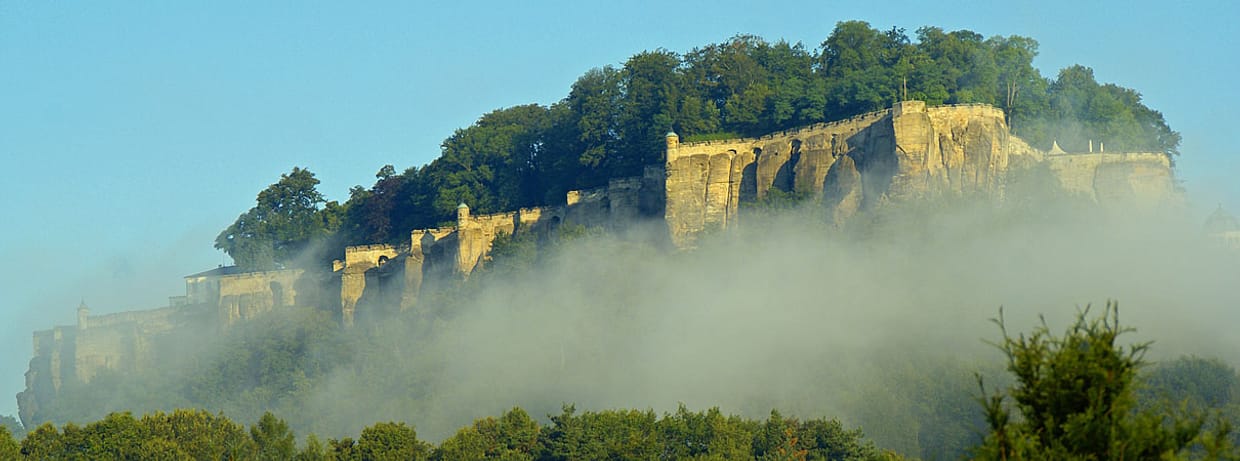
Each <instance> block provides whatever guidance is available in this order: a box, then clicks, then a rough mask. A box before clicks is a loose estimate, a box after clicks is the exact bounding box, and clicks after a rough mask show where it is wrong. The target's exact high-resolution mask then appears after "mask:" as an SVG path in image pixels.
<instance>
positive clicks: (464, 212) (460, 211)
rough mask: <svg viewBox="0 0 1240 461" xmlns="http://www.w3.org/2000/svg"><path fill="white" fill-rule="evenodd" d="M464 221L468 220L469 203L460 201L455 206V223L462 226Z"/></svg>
mask: <svg viewBox="0 0 1240 461" xmlns="http://www.w3.org/2000/svg"><path fill="white" fill-rule="evenodd" d="M466 221H469V205H466V204H465V202H461V204H460V205H457V206H456V225H458V226H463V225H465V222H466Z"/></svg>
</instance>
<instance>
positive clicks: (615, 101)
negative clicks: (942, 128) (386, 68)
mask: <svg viewBox="0 0 1240 461" xmlns="http://www.w3.org/2000/svg"><path fill="white" fill-rule="evenodd" d="M1037 49H1038V44H1037V42H1036V41H1035V40H1033V39H1031V38H1027V37H1020V36H1009V37H1001V36H995V37H990V38H985V37H982V36H981V35H979V34H977V33H975V32H971V31H968V30H959V31H953V32H946V31H944V30H942V29H940V28H937V27H923V28H920V29H918V30H917V31H916V32H915V33H914V34H913V36H912V37H910V36H909V34H908V33H906V31H904V30H903V29H897V28H893V29H890V30H878V29H875V28H873V27H871V26H870V25H869V24H867V23H865V22H860V21H848V22H841V23H839V24H837V25H836V27H835V30H834V31H833V32H832V33H831V35H830V36H829V37H827V38H826V39H825V40H823V42H822V43H821V44H819V45H818V46H817V47H815V48H814V49H812V50H811V49H808V48H806V46H805V45H803V44H800V43H796V44H790V43H787V42H784V41H778V42H775V43H771V42H768V41H766V40H764V39H762V38H761V37H755V36H748V35H742V36H737V37H734V38H732V39H731V40H728V41H726V42H724V43H716V44H709V45H705V46H701V47H698V48H695V49H692V50H689V51H687V52H684V53H677V52H673V51H668V50H654V51H644V52H641V53H638V54H636V55H634V56H632V57H631V58H629V59H628V61H626V62H625V63H624V64H623V65H621V66H619V67H615V66H611V65H604V66H602V67H598V68H594V69H591V70H589V71H587V72H586V73H585V74H584V75H582V76H581V77H579V78H578V79H577V81H576V83H574V84H573V85H572V87H571V88H569V89H568V95H567V96H566V97H565V98H564V99H562V100H560V101H559V102H557V103H555V104H552V105H550V106H542V105H538V104H529V105H522V106H516V107H509V108H503V109H498V110H495V111H493V112H490V113H487V114H484V115H482V116H481V117H479V119H478V121H477V122H475V123H474V124H473V125H471V126H469V127H466V128H462V129H458V130H457V131H456V132H455V133H452V135H451V136H449V137H448V138H447V139H445V140H444V141H443V144H442V151H441V153H440V155H439V157H438V158H437V159H435V160H434V161H432V162H431V163H429V164H427V165H424V166H415V167H411V168H409V169H407V170H405V171H403V172H398V171H397V170H396V168H394V167H393V166H391V165H387V166H383V167H382V168H380V169H379V171H378V173H377V174H376V178H377V179H376V181H375V183H374V184H373V185H372V186H370V187H369V188H367V187H362V186H357V187H354V188H353V189H352V190H351V191H350V197H349V198H348V200H347V201H345V202H344V203H343V204H341V203H338V202H335V201H332V202H329V201H327V200H326V199H325V197H323V196H322V195H321V194H318V193H317V192H315V191H314V185H315V184H317V180H315V179H314V178H313V174H312V173H310V172H309V171H306V170H302V169H294V170H293V171H292V172H291V173H289V174H287V175H285V177H284V178H283V179H282V180H281V182H280V183H279V184H278V185H277V186H280V187H275V186H273V188H274V189H272V190H270V191H269V193H265V194H263V195H260V196H259V200H258V202H259V203H258V206H257V207H255V208H254V209H252V210H250V211H249V212H247V213H244V214H242V215H241V216H240V217H238V219H237V221H236V222H235V223H234V224H233V225H232V226H230V227H228V228H227V229H225V230H224V231H223V232H221V233H220V235H219V237H218V238H217V240H216V247H217V248H220V249H223V250H224V251H225V252H227V253H228V254H229V255H230V256H232V257H233V259H234V260H235V261H236V263H237V264H238V265H239V266H242V267H246V268H252V269H266V268H271V267H273V266H275V265H276V264H282V265H285V266H288V265H290V264H294V263H295V261H293V256H294V255H297V254H300V251H301V250H305V249H307V248H313V249H315V250H316V251H317V252H319V253H321V254H318V255H316V256H314V257H311V258H310V260H312V261H314V262H315V264H316V265H317V264H322V263H324V262H325V261H326V260H330V259H331V258H333V257H338V256H337V255H338V254H339V253H340V251H341V249H342V248H343V246H344V245H346V244H357V243H383V242H388V243H403V241H404V239H406V238H407V236H408V232H409V231H410V230H412V229H420V228H428V227H435V226H436V225H438V224H440V223H443V222H448V221H451V220H452V219H454V218H455V216H456V215H455V213H456V207H457V205H458V204H460V203H466V204H468V205H469V206H470V208H471V209H472V211H473V212H474V213H478V214H481V213H493V212H499V211H510V210H515V209H517V208H518V207H528V206H535V205H544V204H557V203H561V202H562V201H563V197H564V194H565V192H566V191H569V190H576V189H584V188H589V187H594V186H599V185H603V184H606V181H607V179H609V178H617V177H625V176H635V175H638V174H640V172H641V168H642V167H643V166H645V165H656V164H661V163H662V155H663V150H664V144H663V143H664V141H663V138H664V135H665V134H666V133H667V132H669V131H674V132H676V133H678V134H679V135H680V136H681V137H682V139H684V140H686V141H694V140H708V139H719V138H727V137H736V136H758V135H762V134H766V133H770V132H774V131H779V130H784V129H788V128H793V127H797V126H803V125H808V124H812V123H816V122H824V121H834V120H841V119H845V118H848V117H850V116H853V115H857V114H861V113H865V112H870V111H875V110H880V109H885V108H888V107H890V106H891V104H892V103H894V102H896V101H900V100H905V99H916V100H923V101H926V103H927V104H930V105H939V104H966V103H984V104H991V105H994V106H997V107H999V108H1001V109H1003V110H1004V111H1005V113H1006V114H1007V118H1008V124H1009V125H1010V126H1011V128H1012V130H1013V131H1014V133H1015V134H1017V135H1018V136H1021V137H1022V138H1024V139H1025V140H1027V141H1029V142H1030V143H1031V144H1032V145H1033V146H1036V147H1038V148H1041V149H1044V150H1045V149H1049V148H1050V145H1051V142H1052V141H1053V140H1058V142H1059V145H1060V146H1062V147H1063V148H1064V149H1066V150H1068V151H1076V152H1081V151H1085V150H1087V149H1088V146H1089V142H1090V141H1091V140H1094V141H1100V142H1104V143H1106V145H1107V148H1108V150H1112V151H1124V150H1128V151H1133V150H1137V151H1148V152H1163V153H1166V154H1167V155H1171V156H1174V155H1177V154H1178V147H1179V144H1180V136H1179V134H1178V133H1176V132H1175V131H1172V130H1171V128H1170V127H1169V126H1168V125H1167V123H1166V122H1165V120H1164V119H1163V116H1162V114H1161V113H1159V112H1158V111H1155V110H1153V109H1150V108H1149V107H1146V106H1145V105H1144V104H1142V102H1141V95H1140V93H1138V92H1137V91H1135V90H1133V89H1129V88H1124V87H1121V86H1117V85H1113V84H1101V83H1099V82H1097V81H1096V80H1095V79H1094V75H1093V71H1092V70H1091V69H1089V68H1088V67H1084V66H1080V65H1075V66H1071V67H1068V68H1065V69H1063V70H1061V71H1060V72H1059V74H1058V75H1057V76H1055V77H1053V78H1049V77H1046V76H1043V75H1041V73H1040V72H1039V71H1038V70H1037V69H1036V68H1035V67H1033V59H1034V57H1035V56H1037ZM275 210H278V211H275ZM311 242H315V243H324V242H325V243H326V244H325V245H311Z"/></svg>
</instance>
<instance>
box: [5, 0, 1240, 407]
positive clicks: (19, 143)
mask: <svg viewBox="0 0 1240 461" xmlns="http://www.w3.org/2000/svg"><path fill="white" fill-rule="evenodd" d="M421 3H422V2H366V3H365V4H364V6H359V5H360V4H358V3H356V2H331V3H329V2H277V1H272V2H229V1H213V2H141V1H134V2H68V1H56V2H48V1H22V0H3V1H0V197H2V200H3V201H4V203H5V207H4V210H5V211H6V213H5V218H6V219H7V221H8V222H6V223H5V225H4V226H2V227H0V260H3V261H4V262H5V264H3V265H2V266H0V293H3V294H4V296H3V297H2V298H0V348H2V350H4V351H5V353H4V354H0V414H15V413H16V403H15V401H14V400H13V399H12V398H9V397H5V396H12V395H13V394H15V393H17V392H18V391H20V390H21V389H22V387H23V377H22V373H24V371H25V368H26V362H27V361H28V360H29V357H30V347H31V346H30V333H31V330H33V329H35V328H40V329H42V328H47V327H50V326H51V325H53V324H69V323H72V321H73V316H74V309H75V308H76V306H77V305H78V302H79V301H80V300H82V299H85V300H86V302H87V304H89V305H90V306H91V307H92V309H93V310H94V312H97V313H107V312H117V311H122V310H131V309H142V308H152V307H158V306H161V305H163V304H164V303H165V302H166V297H167V296H171V295H177V294H183V293H182V292H183V290H184V288H183V284H182V282H181V277H182V276H183V275H186V274H190V273H193V272H197V271H200V270H205V269H210V268H213V267H215V266H216V265H217V264H220V263H221V262H223V261H224V258H223V255H222V253H220V252H218V251H216V250H214V249H213V248H212V242H213V239H214V237H215V235H216V234H217V233H218V232H219V231H220V230H221V229H223V228H224V227H226V226H227V225H228V224H230V223H231V222H232V220H233V219H235V218H236V216H237V215H238V214H240V213H241V212H243V211H245V210H246V209H248V208H249V207H251V206H252V205H253V201H254V197H255V195H256V194H257V193H258V191H259V190H261V189H263V188H264V187H266V186H267V185H269V184H271V183H272V182H274V181H275V180H276V179H278V177H279V175H280V174H281V173H283V172H287V171H288V170H290V169H291V168H292V167H293V166H302V167H307V168H309V169H311V170H312V171H314V172H315V173H316V174H317V176H318V177H319V178H320V179H321V180H322V184H321V185H320V189H319V190H320V191H321V192H323V193H325V194H326V195H327V196H328V197H329V198H330V199H336V200H341V201H343V200H344V199H345V198H347V190H348V188H349V187H351V186H353V185H357V184H361V185H370V184H372V183H373V180H374V173H375V172H376V171H378V169H379V168H380V167H381V166H383V165H384V164H393V165H395V166H396V167H397V168H398V169H404V168H406V167H409V166H413V165H421V164H425V163H427V162H429V161H431V160H432V159H433V158H435V157H436V156H437V155H438V154H439V143H440V142H441V141H442V140H443V139H444V138H445V137H447V136H448V135H450V134H451V133H452V131H453V130H455V129H457V128H461V127H465V126H468V125H469V124H471V123H473V121H474V120H476V119H477V117H478V116H480V115H481V114H483V113H485V112H488V111H490V110H493V109H496V108H500V107H507V106H512V105H517V104H526V103H531V102H536V103H541V104H550V103H553V102H555V101H557V100H559V99H560V98H562V97H563V96H565V95H566V94H567V91H568V88H569V86H570V85H571V84H572V83H573V81H574V80H576V78H577V77H578V76H580V75H581V74H582V73H584V72H585V71H586V70H588V69H590V68H591V67H599V66H603V65H607V64H616V65H618V64H620V63H622V62H623V61H624V60H625V59H626V58H627V57H629V56H630V55H632V54H635V53H637V52H640V51H642V50H648V49H656V48H665V49H668V50H672V51H677V52H684V51H688V50H689V49H691V48H693V47H695V46H700V45H705V44H709V43H715V42H720V41H723V40H725V39H727V38H729V37H731V36H733V35H736V34H740V33H745V34H756V35H759V36H762V37H764V38H766V39H768V40H771V41H774V40H778V39H785V40H787V41H790V42H798V41H799V42H803V43H804V44H805V45H806V46H807V47H809V48H814V47H815V46H817V44H818V43H820V42H821V41H822V40H823V39H825V38H826V37H827V36H828V35H829V34H830V32H831V30H832V28H833V27H834V25H835V23H836V22H838V21H843V20H850V19H861V20H865V21H869V22H870V23H871V25H873V26H874V27H876V28H880V29H886V28H890V27H892V26H896V27H902V28H905V29H907V30H908V31H909V34H910V35H912V33H913V31H914V30H915V29H917V28H918V27H921V26H924V25H934V26H938V27H942V28H944V29H947V30H956V29H969V30H973V31H975V32H978V33H981V34H982V35H985V36H991V35H1013V34H1015V35H1024V36H1029V37H1033V38H1035V39H1037V40H1038V41H1039V42H1040V43H1041V48H1040V56H1039V57H1038V58H1037V59H1036V60H1035V62H1034V64H1035V65H1036V66H1037V67H1039V68H1040V69H1041V70H1042V73H1043V74H1044V75H1047V76H1053V75H1055V74H1056V73H1057V71H1058V69H1060V68H1062V67H1065V66H1068V65H1071V64H1074V63H1080V64H1084V65H1087V66H1090V67H1092V68H1093V69H1094V71H1095V75H1096V77H1097V78H1098V80H1099V81H1103V82H1112V83H1117V84H1120V85H1123V86H1126V87H1130V88H1135V89H1137V90H1138V91H1139V92H1141V93H1142V94H1143V95H1144V97H1145V102H1146V104H1148V105H1149V106H1151V107H1153V108H1155V109H1158V110H1160V111H1162V112H1163V114H1164V115H1165V116H1166V119H1167V121H1168V122H1169V123H1170V124H1171V126H1172V128H1174V129H1176V130H1178V131H1180V132H1181V133H1182V134H1183V136H1184V143H1183V145H1182V147H1181V151H1182V152H1183V156H1182V157H1181V158H1180V160H1179V175H1180V178H1181V179H1183V180H1184V182H1185V185H1186V187H1187V188H1188V193H1189V199H1190V202H1191V203H1192V204H1193V205H1194V207H1195V210H1196V212H1197V215H1198V216H1201V215H1203V213H1204V212H1208V211H1209V209H1212V208H1213V207H1214V206H1215V204H1216V203H1223V204H1225V205H1228V206H1229V207H1230V208H1231V209H1232V211H1240V183H1238V182H1236V181H1234V180H1233V179H1232V176H1233V175H1234V174H1235V173H1238V172H1240V160H1237V157H1240V155H1238V154H1240V148H1238V147H1236V144H1235V143H1233V142H1229V141H1230V137H1231V136H1230V135H1231V133H1232V132H1233V131H1234V130H1235V129H1236V127H1235V125H1234V122H1235V121H1236V118H1237V115H1238V114H1237V108H1240V95H1238V94H1240V89H1238V88H1237V86H1236V85H1235V84H1234V83H1233V82H1234V81H1235V78H1236V76H1237V75H1240V59H1238V58H1240V56H1237V51H1236V49H1237V48H1236V47H1237V46H1238V45H1240V33H1238V32H1236V28H1235V27H1234V23H1235V22H1236V20H1237V19H1240V7H1238V6H1237V4H1236V3H1233V2H1226V1H1213V2H1193V3H1191V4H1190V3H1185V2H1171V1H1168V2H1142V1H1136V2H1081V1H1038V2H1015V1H1003V2H991V1H964V2H933V3H923V2H900V1H877V2H862V1H853V2H836V1H823V0H818V1H803V2H778V3H775V2H744V1H724V2H636V1H634V2H593V1H577V2H539V3H538V4H537V5H529V4H525V3H527V2H438V3H442V5H423V4H421ZM448 3H453V4H452V5H448ZM1202 210H1204V211H1202Z"/></svg>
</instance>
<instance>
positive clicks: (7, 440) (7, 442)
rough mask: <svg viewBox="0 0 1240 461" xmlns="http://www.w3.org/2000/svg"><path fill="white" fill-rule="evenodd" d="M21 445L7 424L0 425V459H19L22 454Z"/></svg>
mask: <svg viewBox="0 0 1240 461" xmlns="http://www.w3.org/2000/svg"><path fill="white" fill-rule="evenodd" d="M21 449H22V448H21V445H19V444H18V443H17V440H14V439H13V433H11V432H9V428H8V427H7V426H0V459H17V457H18V456H21Z"/></svg>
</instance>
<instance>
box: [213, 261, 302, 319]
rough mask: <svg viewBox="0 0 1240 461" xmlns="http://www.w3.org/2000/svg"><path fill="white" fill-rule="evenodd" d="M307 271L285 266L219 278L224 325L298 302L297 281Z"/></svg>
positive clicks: (219, 309)
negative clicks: (283, 268)
mask: <svg viewBox="0 0 1240 461" xmlns="http://www.w3.org/2000/svg"><path fill="white" fill-rule="evenodd" d="M304 273H305V271H304V270H302V269H285V270H276V271H266V272H246V273H240V274H231V275H224V276H221V277H219V290H220V291H219V293H220V300H219V305H218V311H217V312H218V318H219V322H220V325H221V326H222V327H225V328H226V327H228V326H230V325H232V324H233V323H235V322H237V321H239V320H246V319H250V318H254V317H255V316H258V315H259V314H262V313H264V312H267V311H270V310H272V309H276V308H280V307H287V306H293V305H295V304H296V303H297V281H298V280H300V279H301V276H302V274H304Z"/></svg>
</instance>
